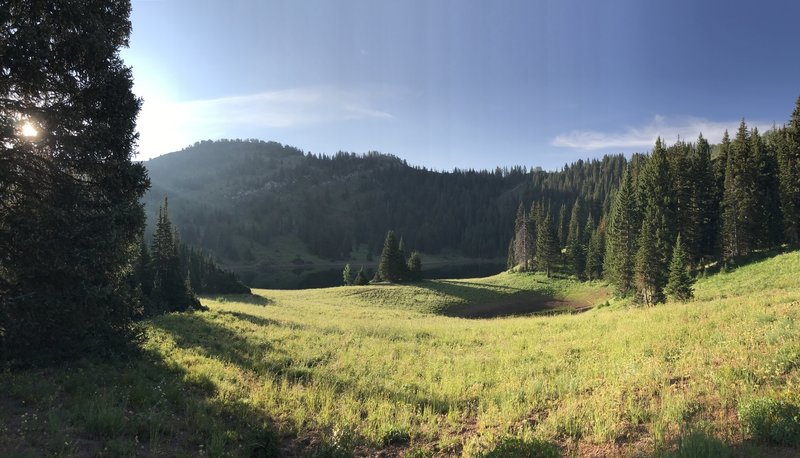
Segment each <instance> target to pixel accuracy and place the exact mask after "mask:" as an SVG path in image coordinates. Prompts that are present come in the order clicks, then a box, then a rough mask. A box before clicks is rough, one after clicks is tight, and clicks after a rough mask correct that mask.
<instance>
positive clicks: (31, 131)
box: [20, 122, 39, 138]
mask: <svg viewBox="0 0 800 458" xmlns="http://www.w3.org/2000/svg"><path fill="white" fill-rule="evenodd" d="M20 133H21V134H22V136H23V137H28V138H33V137H36V136H37V135H39V131H38V130H36V128H35V127H33V124H31V123H29V122H26V123H25V124H23V125H22V127H21V128H20Z"/></svg>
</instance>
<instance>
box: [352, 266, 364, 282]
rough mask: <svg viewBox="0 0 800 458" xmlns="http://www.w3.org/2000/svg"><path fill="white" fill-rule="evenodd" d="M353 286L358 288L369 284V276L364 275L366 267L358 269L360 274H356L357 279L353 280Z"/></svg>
mask: <svg viewBox="0 0 800 458" xmlns="http://www.w3.org/2000/svg"><path fill="white" fill-rule="evenodd" d="M353 284H354V285H356V286H362V285H366V284H367V275H366V274H365V273H364V266H361V268H360V269H358V273H356V278H355V280H353Z"/></svg>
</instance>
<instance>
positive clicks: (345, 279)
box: [342, 264, 353, 286]
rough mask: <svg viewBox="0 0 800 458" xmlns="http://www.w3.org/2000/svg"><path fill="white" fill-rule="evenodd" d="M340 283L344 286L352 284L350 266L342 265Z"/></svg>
mask: <svg viewBox="0 0 800 458" xmlns="http://www.w3.org/2000/svg"><path fill="white" fill-rule="evenodd" d="M342 283H343V284H344V286H350V285H352V284H353V275H352V274H351V273H350V264H345V265H344V270H343V271H342Z"/></svg>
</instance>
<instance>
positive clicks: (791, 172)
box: [778, 97, 800, 247]
mask: <svg viewBox="0 0 800 458" xmlns="http://www.w3.org/2000/svg"><path fill="white" fill-rule="evenodd" d="M783 134H784V135H783V136H782V138H781V142H780V145H779V148H778V179H779V184H780V202H781V212H782V214H783V221H784V230H785V236H786V240H787V241H788V242H789V243H791V244H792V245H793V246H795V247H797V246H800V97H798V98H797V103H796V104H795V107H794V111H793V112H792V116H791V118H790V119H789V124H788V125H787V126H786V127H785V129H783Z"/></svg>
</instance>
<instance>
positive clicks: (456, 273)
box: [145, 140, 626, 288]
mask: <svg viewBox="0 0 800 458" xmlns="http://www.w3.org/2000/svg"><path fill="white" fill-rule="evenodd" d="M625 163H626V161H625V158H624V157H622V156H609V157H606V158H604V159H602V160H593V161H590V162H583V161H580V162H578V163H576V164H572V165H570V166H569V167H566V168H565V169H564V170H563V171H559V172H544V171H530V172H529V171H528V170H527V169H524V168H521V167H517V168H512V169H497V170H494V171H452V172H438V171H432V170H427V169H425V168H418V167H413V166H410V165H408V164H407V163H405V162H404V161H402V160H400V159H398V158H397V157H394V156H390V155H385V154H380V153H369V154H366V155H355V154H349V153H339V154H337V155H335V156H333V157H328V156H320V155H311V154H307V153H303V152H302V151H300V150H298V149H296V148H292V147H289V146H283V145H280V144H278V143H275V142H262V141H235V140H221V141H214V142H212V141H205V142H200V143H197V144H195V145H194V146H191V147H189V148H186V149H184V150H182V151H179V152H175V153H171V154H167V155H164V156H160V157H157V158H155V159H152V160H149V161H147V162H145V166H146V167H147V169H148V173H149V175H150V178H151V181H152V188H151V190H150V192H149V193H148V195H147V196H146V198H145V204H146V210H147V213H148V216H149V218H148V219H149V220H150V221H152V220H154V218H155V215H157V209H158V206H159V204H161V203H162V202H163V199H164V197H165V196H168V197H169V200H170V214H171V216H172V218H173V220H174V222H175V223H176V226H177V227H178V228H179V229H180V232H181V236H182V238H183V240H184V241H185V242H187V243H189V244H191V245H194V246H198V247H201V248H203V249H205V250H207V251H209V252H211V253H213V254H214V256H215V257H216V258H218V259H219V260H220V261H221V263H222V264H223V266H224V267H226V268H230V269H232V270H234V271H236V272H237V273H239V274H240V276H241V278H242V279H243V280H244V282H245V283H247V284H248V285H250V286H255V287H272V288H299V287H316V286H333V285H337V284H338V283H339V281H340V272H341V269H342V267H343V265H344V263H345V262H351V263H353V264H356V265H361V264H364V265H365V266H366V267H368V268H370V267H373V266H374V259H375V258H377V255H378V254H379V253H380V249H381V247H382V245H383V239H384V237H385V235H386V231H387V230H389V229H394V230H395V231H396V232H397V233H398V234H400V235H402V236H403V237H404V239H405V242H406V246H407V247H408V249H409V250H418V251H420V252H422V253H423V254H424V263H425V265H426V267H433V268H434V269H433V270H432V271H431V270H430V269H426V270H429V275H431V276H436V277H438V278H452V277H465V276H482V275H487V274H490V273H496V272H498V271H500V270H502V268H503V267H504V265H505V259H506V253H507V248H508V243H509V240H510V238H511V236H512V233H513V224H514V220H513V219H514V212H515V210H516V208H517V205H518V204H519V202H520V201H521V200H522V201H524V202H526V205H527V203H528V202H531V201H533V200H544V199H546V200H547V201H548V202H549V203H550V205H552V206H553V208H554V209H558V208H560V207H561V206H562V205H563V206H565V207H566V208H571V206H572V204H573V203H574V202H575V200H576V198H577V197H578V196H581V198H582V199H583V200H584V202H587V206H588V208H589V209H590V211H593V212H594V213H595V214H596V215H597V216H598V218H599V215H600V214H601V212H605V211H607V207H608V205H609V199H608V198H609V195H610V192H611V190H612V189H613V187H614V186H615V185H616V183H617V182H618V180H619V177H620V176H621V174H622V170H623V168H624V166H625Z"/></svg>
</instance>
